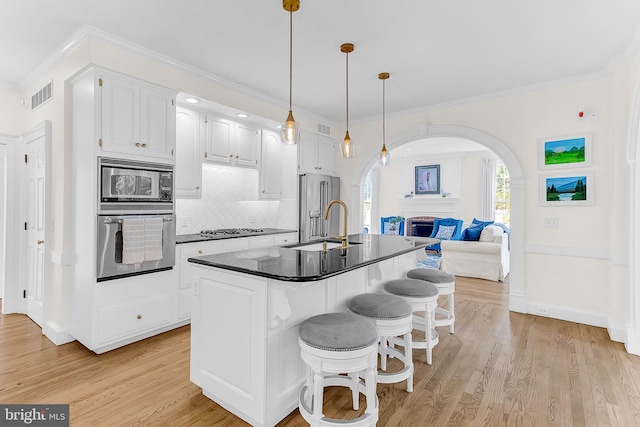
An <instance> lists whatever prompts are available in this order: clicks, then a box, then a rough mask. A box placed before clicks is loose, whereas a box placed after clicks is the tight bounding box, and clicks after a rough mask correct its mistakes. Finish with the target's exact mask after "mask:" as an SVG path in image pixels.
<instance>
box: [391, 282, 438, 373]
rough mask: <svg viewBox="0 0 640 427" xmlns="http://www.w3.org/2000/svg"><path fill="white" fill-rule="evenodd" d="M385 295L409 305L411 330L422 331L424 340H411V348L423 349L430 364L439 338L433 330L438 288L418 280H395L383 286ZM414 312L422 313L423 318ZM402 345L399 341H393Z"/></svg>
mask: <svg viewBox="0 0 640 427" xmlns="http://www.w3.org/2000/svg"><path fill="white" fill-rule="evenodd" d="M384 290H385V292H387V293H390V294H392V295H396V296H399V297H402V298H404V299H405V300H406V301H407V302H409V304H411V310H412V311H413V312H414V314H413V329H418V330H422V331H424V335H425V339H424V340H413V341H412V348H424V349H425V350H426V353H427V364H429V365H430V364H431V362H432V355H433V348H434V347H435V346H436V344H438V341H439V336H438V332H436V330H435V312H436V307H437V306H438V288H437V287H436V285H434V284H432V283H429V282H426V281H424V280H419V279H395V280H389V281H388V282H387V283H385V284H384ZM415 312H424V317H421V316H418V315H417V314H415ZM394 343H395V344H397V345H402V343H400V342H399V340H395V341H394Z"/></svg>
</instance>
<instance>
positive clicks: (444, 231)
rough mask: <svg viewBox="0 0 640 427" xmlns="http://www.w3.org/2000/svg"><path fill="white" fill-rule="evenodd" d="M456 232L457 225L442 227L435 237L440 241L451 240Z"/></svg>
mask: <svg viewBox="0 0 640 427" xmlns="http://www.w3.org/2000/svg"><path fill="white" fill-rule="evenodd" d="M454 231H456V226H455V225H441V226H439V227H438V232H437V233H436V235H435V236H434V237H435V238H436V239H440V240H451V237H453V232H454Z"/></svg>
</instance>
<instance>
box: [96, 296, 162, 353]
mask: <svg viewBox="0 0 640 427" xmlns="http://www.w3.org/2000/svg"><path fill="white" fill-rule="evenodd" d="M170 311H171V301H170V299H169V295H158V296H154V297H150V298H145V299H143V300H138V301H134V302H131V303H128V304H122V305H117V306H112V307H107V308H103V309H101V310H99V312H98V328H99V329H98V331H99V332H98V336H99V342H100V344H101V345H102V344H106V343H109V342H111V341H115V340H120V339H124V338H128V337H132V336H135V335H137V334H141V333H143V332H147V331H150V330H152V329H156V328H159V327H161V326H164V325H168V324H169V318H170Z"/></svg>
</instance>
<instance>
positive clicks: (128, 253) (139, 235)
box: [122, 217, 145, 264]
mask: <svg viewBox="0 0 640 427" xmlns="http://www.w3.org/2000/svg"><path fill="white" fill-rule="evenodd" d="M144 228H145V226H144V219H143V218H136V217H131V218H123V219H122V263H123V264H138V263H140V262H142V261H144V253H145V250H144V249H145V239H144V234H145V232H144Z"/></svg>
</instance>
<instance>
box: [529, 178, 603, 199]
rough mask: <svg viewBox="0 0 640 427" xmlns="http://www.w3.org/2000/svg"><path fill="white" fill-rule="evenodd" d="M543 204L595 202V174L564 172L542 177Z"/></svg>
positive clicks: (541, 195)
mask: <svg viewBox="0 0 640 427" xmlns="http://www.w3.org/2000/svg"><path fill="white" fill-rule="evenodd" d="M540 204H541V205H542V206H585V205H592V204H593V175H592V174H591V173H583V174H562V175H542V176H541V177H540Z"/></svg>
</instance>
